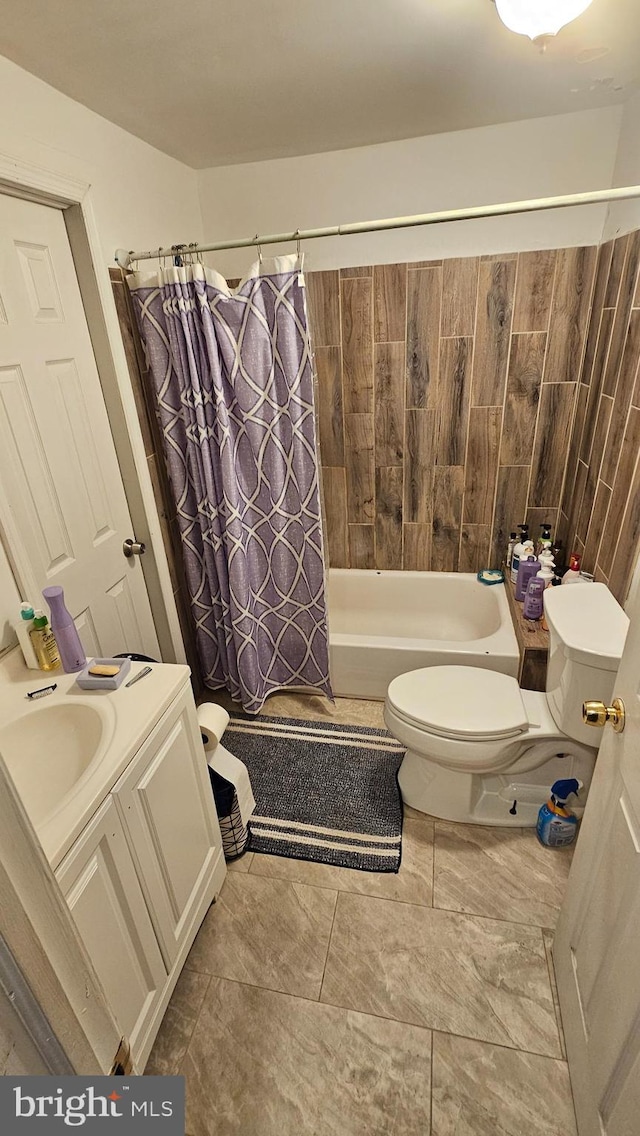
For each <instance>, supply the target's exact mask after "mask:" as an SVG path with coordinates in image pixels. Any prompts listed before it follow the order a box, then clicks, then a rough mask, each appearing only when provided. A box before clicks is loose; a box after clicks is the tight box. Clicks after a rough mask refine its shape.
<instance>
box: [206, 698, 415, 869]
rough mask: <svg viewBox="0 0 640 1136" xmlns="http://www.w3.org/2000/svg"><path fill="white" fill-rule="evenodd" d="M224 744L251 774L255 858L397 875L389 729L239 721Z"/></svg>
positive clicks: (396, 756)
mask: <svg viewBox="0 0 640 1136" xmlns="http://www.w3.org/2000/svg"><path fill="white" fill-rule="evenodd" d="M224 741H225V745H226V746H227V748H228V749H229V750H230V751H231V753H233V754H235V756H236V757H239V758H240V760H241V761H244V763H245V765H246V766H247V768H248V770H249V776H250V778H251V785H252V788H253V793H254V796H255V799H256V810H255V813H254V815H253V817H252V818H251V822H250V825H249V828H250V839H249V849H250V850H251V851H252V852H268V853H270V854H271V855H275V856H291V857H293V858H294V859H297V860H314V861H316V862H318V863H320V864H333V865H337V866H339V867H343V868H360V869H361V870H363V871H367V872H397V871H398V868H399V867H400V856H401V839H402V798H401V796H400V790H399V788H398V769H399V768H400V762H401V761H402V757H403V754H404V749H403V747H402V746H401V745H400V744H399V743H398V742H396V741H395V739H394V738H392V737H391V735H390V734H388V733H387V731H386V730H375V729H369V728H368V727H366V726H343V725H337V724H335V723H331V724H329V725H326V724H325V723H323V722H309V721H304V720H301V719H299V718H266V717H258V718H253V717H249V716H248V715H237V716H234V717H232V718H231V721H230V722H229V725H228V726H227V729H226V732H225V738H224Z"/></svg>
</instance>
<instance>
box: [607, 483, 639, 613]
mask: <svg viewBox="0 0 640 1136" xmlns="http://www.w3.org/2000/svg"><path fill="white" fill-rule="evenodd" d="M639 541H640V462H638V464H637V466H636V472H635V476H634V478H633V483H632V485H631V492H630V494H629V499H628V501H627V507H626V509H625V511H624V516H623V518H622V536H621V539H620V540H619V541H618V546H617V548H616V551H615V555H614V558H613V565H612V567H611V572H610V574H609V587H610V588H611V591H612V592H613V594H614V596H615V597H616V599H617V600H618V603H621V604H623V603H624V602H625V600H626V598H627V593H628V591H629V585H630V583H631V574H632V572H633V567H634V564H635V560H636V556H637V552H638V542H639Z"/></svg>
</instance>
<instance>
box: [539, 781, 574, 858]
mask: <svg viewBox="0 0 640 1136" xmlns="http://www.w3.org/2000/svg"><path fill="white" fill-rule="evenodd" d="M582 788H583V782H582V781H577V780H576V778H575V777H568V778H567V780H566V781H554V783H553V785H552V786H551V796H550V798H549V800H548V801H547V802H546V803H545V804H544V805H543V806H542V808H541V809H540V812H539V813H538V823H537V825H536V832H537V834H538V840H539V841H540V843H541V844H544V845H546V847H547V848H567V847H568V846H569V844H573V842H574V840H575V838H576V833H577V831H578V818H577V816H574V814H573V813H572V812H571V811H570V810H569V809H568V808H567V807H566V806H567V798H568V797H570V796H571V794H572V793H575V795H576V797H577V796H578V793H579V792H580V790H581V789H582Z"/></svg>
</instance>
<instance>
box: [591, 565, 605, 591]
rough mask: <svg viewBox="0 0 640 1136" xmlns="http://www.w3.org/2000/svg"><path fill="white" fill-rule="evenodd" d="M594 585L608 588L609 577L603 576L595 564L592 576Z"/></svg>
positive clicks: (600, 569) (598, 566)
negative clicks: (602, 585)
mask: <svg viewBox="0 0 640 1136" xmlns="http://www.w3.org/2000/svg"><path fill="white" fill-rule="evenodd" d="M593 578H594V580H595V582H596V584H606V585H607V587H609V577H608V576H605V574H604V572H603V571H602V568H601V567H600V565H599V564H596V570H595V572H594V574H593Z"/></svg>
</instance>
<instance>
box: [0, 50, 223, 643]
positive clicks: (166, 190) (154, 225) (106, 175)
mask: <svg viewBox="0 0 640 1136" xmlns="http://www.w3.org/2000/svg"><path fill="white" fill-rule="evenodd" d="M0 106H2V108H3V110H2V114H1V115H0V152H1V153H2V154H3V155H8V156H9V157H11V158H15V159H16V160H19V161H22V162H27V163H31V164H32V165H34V166H38V167H44V168H46V169H48V170H50V171H54V172H55V173H58V174H61V175H65V176H66V177H74V178H77V179H78V180H80V181H82V182H89V183H90V185H91V201H92V205H93V212H94V216H95V221H96V224H97V228H98V232H99V237H100V243H101V247H102V255H103V271H104V273H105V274H106V271H107V266H110V265H113V264H114V259H113V256H114V251H115V249H116V248H118V247H124V248H147V247H151V248H157V247H158V246H159V245H161V244H162V245H166V244H172V243H174V242H177V241H193V240H199V239H200V238H201V236H202V224H201V216H200V204H199V199H198V187H197V177H196V173H195V171H194V170H192V169H190V168H189V167H188V166H185V165H183V164H182V163H181V162H177V161H176V160H175V159H174V158H169V157H168V156H167V155H166V154H163V153H161V152H160V151H159V150H155V149H154V148H153V147H152V146H149V145H147V143H146V142H141V141H140V139H139V138H135V137H134V136H133V135H132V134H128V133H127V132H126V131H125V130H122V129H121V128H120V127H118V126H114V125H113V124H112V123H110V122H107V120H106V119H104V118H101V117H100V116H99V115H97V114H94V112H93V111H90V110H87V108H86V107H83V106H81V105H80V103H77V102H74V100H73V99H70V98H68V97H67V96H66V95H62V94H60V92H59V91H56V90H54V89H53V87H50V86H49V85H48V84H46V83H43V82H42V81H41V80H40V79H37V78H35V76H33V75H30V74H29V73H28V72H27V71H23V70H22V68H20V67H17V66H16V65H15V64H14V63H11V62H10V61H9V60H7V59H5V58H3V57H2V56H0ZM108 293H110V289H108ZM107 302H111V300H110V294H108V296H107ZM111 327H112V330H113V338H112V350H113V353H114V355H115V356H116V362H117V365H118V366H119V373H120V376H121V381H122V382H123V383H128V372H127V370H126V364H125V361H124V355H123V348H122V342H121V340H120V336H119V332H118V328H117V321H116V320H115V309H114V308H113V309H112V311H111ZM132 397H133V396H131V400H132ZM133 413H135V410H134V411H133ZM143 459H144V453H142V455H141V458H140V465H139V471H140V478H141V480H143V479H144V478H145V477H146V479H147V483H146V500H147V514H148V519H149V524H150V525H151V524H152V523H153V524H154V525H155V528H154V533H155V539H154V540H153V547H154V551H155V555H156V560H158V559H159V558H160V557H163V556H164V552H163V550H162V542H161V537H160V530H159V522H158V521H157V515H156V514H155V512H154V509H155V507H154V506H153V505H152V501H153V496H152V492H151V486H150V483H149V481H148V471H146V473H145V462H144V460H143ZM154 518H155V519H154ZM0 520H1V518H0ZM1 539H2V536H1V532H0V542H1ZM165 570H166V565H165ZM166 571H168V570H166ZM166 579H167V583H168V580H169V577H168V574H167V576H166ZM15 614H16V593H15V590H14V588H13V585H12V582H11V575H10V569H9V566H8V563H7V559H6V556H5V554H4V551H3V549H2V546H1V543H0V652H1V651H2V649H3V648H5V647H7V646H10V645H11V644H12V643H13V641H14V640H13V636H12V635H11V632H10V628H9V625H8V622H7V621H8V620H9V619H13V618H15ZM176 618H177V617H176Z"/></svg>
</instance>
